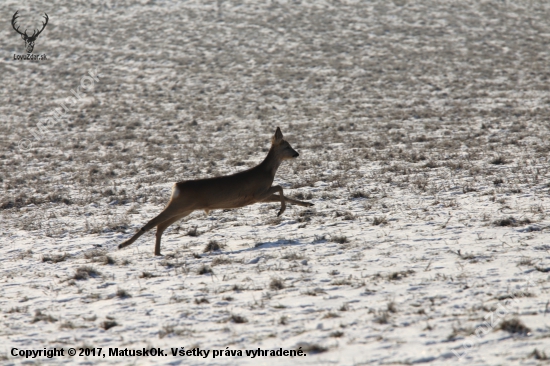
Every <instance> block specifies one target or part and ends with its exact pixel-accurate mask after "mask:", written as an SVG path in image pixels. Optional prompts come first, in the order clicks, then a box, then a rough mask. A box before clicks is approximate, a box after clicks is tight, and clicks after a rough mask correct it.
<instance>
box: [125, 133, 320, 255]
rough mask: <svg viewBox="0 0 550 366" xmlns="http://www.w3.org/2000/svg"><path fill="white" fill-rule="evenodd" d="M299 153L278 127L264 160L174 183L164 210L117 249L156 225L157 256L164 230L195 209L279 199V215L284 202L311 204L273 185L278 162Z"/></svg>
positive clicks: (217, 207) (219, 207) (235, 205)
mask: <svg viewBox="0 0 550 366" xmlns="http://www.w3.org/2000/svg"><path fill="white" fill-rule="evenodd" d="M298 155H299V154H298V153H297V152H296V151H295V150H294V149H292V147H291V146H290V144H289V143H288V142H287V141H285V140H283V134H282V133H281V130H280V129H279V128H277V131H276V132H275V135H274V136H273V139H272V143H271V149H270V150H269V153H268V154H267V157H266V158H265V159H264V161H263V162H261V163H260V164H259V165H257V166H255V167H253V168H250V169H248V170H245V171H242V172H239V173H235V174H232V175H227V176H223V177H215V178H207V179H197V180H188V181H183V182H179V183H176V184H174V186H173V188H172V196H171V198H170V201H169V202H168V204H167V205H166V207H165V208H164V210H163V211H162V212H161V213H160V214H159V215H158V216H157V217H155V218H154V219H152V220H151V221H149V222H148V223H147V224H146V225H145V226H144V227H143V228H141V230H140V231H138V232H137V233H136V234H135V235H134V236H133V237H132V238H130V239H128V240H127V241H125V242H123V243H122V244H120V245H119V246H118V247H119V249H120V248H124V247H126V246H128V245H130V244H132V243H133V242H134V241H136V239H137V238H139V237H140V236H141V235H143V234H144V233H145V232H146V231H148V230H150V229H152V228H153V227H155V226H156V227H157V234H156V242H155V255H160V241H161V237H162V234H163V232H164V230H166V228H168V226H170V225H172V224H173V223H175V222H176V221H178V220H180V219H182V218H183V217H185V216H187V215H189V214H190V213H191V212H193V211H195V210H204V211H206V213H208V212H209V211H211V210H215V209H231V208H239V207H244V206H248V205H251V204H254V203H258V202H281V209H280V210H279V213H278V214H277V216H279V215H281V214H282V213H283V212H284V211H285V209H286V202H289V203H293V204H296V205H300V206H306V207H309V206H312V205H313V204H312V203H310V202H302V201H298V200H294V199H290V198H287V197H285V196H284V194H283V188H282V187H281V186H272V184H273V180H274V179H275V173H276V172H277V169H278V168H279V165H280V164H281V163H282V162H283V161H284V160H288V159H292V158H296V157H298ZM275 193H278V195H277V194H275Z"/></svg>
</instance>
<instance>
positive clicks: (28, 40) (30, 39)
mask: <svg viewBox="0 0 550 366" xmlns="http://www.w3.org/2000/svg"><path fill="white" fill-rule="evenodd" d="M17 13H19V10H17V11H16V12H15V14H13V18H11V26H12V27H13V29H15V31H16V32H17V33H19V34H20V35H21V38H23V40H24V41H25V49H26V50H27V53H32V50H33V49H34V41H36V39H37V38H38V36H39V35H40V33H42V31H43V30H44V28H46V25H47V24H48V19H49V18H48V14H46V13H44V18H46V22H45V23H44V22H42V29H40V30H37V29H35V30H34V31H33V32H32V36H29V35H28V34H27V30H26V29H25V32H24V33H21V32H20V31H19V26H18V27H17V28H16V27H15V23H16V21H17V18H19V15H17ZM37 32H38V33H37Z"/></svg>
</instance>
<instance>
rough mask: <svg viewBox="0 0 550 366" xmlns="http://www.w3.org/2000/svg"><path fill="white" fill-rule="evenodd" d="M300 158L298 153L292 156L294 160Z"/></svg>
mask: <svg viewBox="0 0 550 366" xmlns="http://www.w3.org/2000/svg"><path fill="white" fill-rule="evenodd" d="M298 156H300V154H298V153H294V155H292V157H293V158H297V157H298Z"/></svg>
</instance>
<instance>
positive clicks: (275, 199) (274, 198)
mask: <svg viewBox="0 0 550 366" xmlns="http://www.w3.org/2000/svg"><path fill="white" fill-rule="evenodd" d="M280 200H281V197H279V196H278V195H276V194H272V195H271V196H269V197H267V198H266V199H264V200H263V202H279V201H280ZM285 201H286V202H288V203H292V204H293V205H298V206H304V207H311V206H313V203H311V202H304V201H298V200H295V199H292V198H288V197H287V196H285Z"/></svg>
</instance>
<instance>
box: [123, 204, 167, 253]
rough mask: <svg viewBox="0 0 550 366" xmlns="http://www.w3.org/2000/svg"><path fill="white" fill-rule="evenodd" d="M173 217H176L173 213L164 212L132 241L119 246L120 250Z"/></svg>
mask: <svg viewBox="0 0 550 366" xmlns="http://www.w3.org/2000/svg"><path fill="white" fill-rule="evenodd" d="M173 216H174V215H173V213H171V212H170V211H168V210H164V211H162V212H161V213H160V214H159V215H158V216H157V217H155V218H154V219H152V220H151V221H149V222H148V223H147V224H145V226H144V227H142V228H141V229H140V230H139V231H138V232H137V233H136V234H135V235H134V236H132V237H131V238H130V239H128V240H126V241H125V242H123V243H122V244H120V245H119V246H118V249H122V248H125V247H127V246H128V245H130V244H132V243H133V242H135V241H136V240H137V239H138V238H139V237H140V236H142V235H143V234H145V233H146V232H147V231H149V230H151V229H152V228H154V227H155V226H157V225H158V224H160V223H162V222H164V221H166V220H168V219H169V218H171V217H173Z"/></svg>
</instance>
